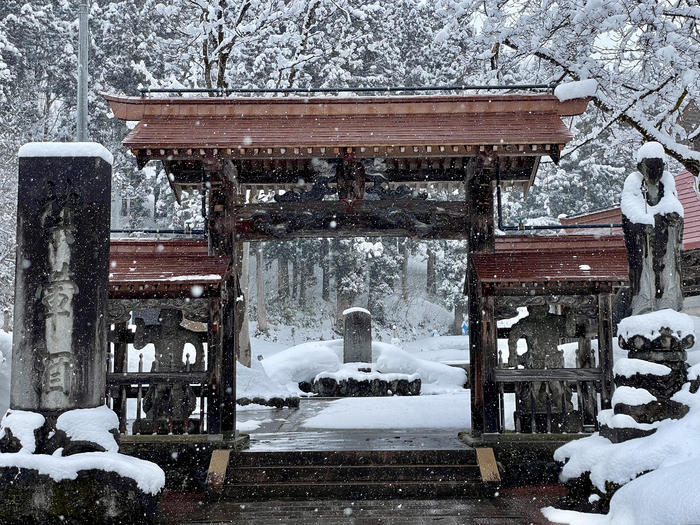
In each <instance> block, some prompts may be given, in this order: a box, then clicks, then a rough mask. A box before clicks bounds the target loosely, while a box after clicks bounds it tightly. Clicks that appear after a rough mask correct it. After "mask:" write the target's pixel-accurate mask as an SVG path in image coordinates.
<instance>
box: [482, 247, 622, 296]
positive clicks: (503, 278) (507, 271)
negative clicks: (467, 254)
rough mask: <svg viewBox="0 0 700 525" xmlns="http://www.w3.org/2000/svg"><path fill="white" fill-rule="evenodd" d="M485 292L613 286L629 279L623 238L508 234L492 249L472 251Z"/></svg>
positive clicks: (525, 291)
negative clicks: (490, 251)
mask: <svg viewBox="0 0 700 525" xmlns="http://www.w3.org/2000/svg"><path fill="white" fill-rule="evenodd" d="M473 257H474V267H475V269H476V273H477V276H478V277H479V281H481V283H482V285H483V286H484V289H485V291H487V293H500V294H506V295H518V294H521V295H527V294H528V293H530V291H531V290H537V289H542V291H545V290H550V291H551V290H555V291H556V290H557V289H564V288H567V287H568V288H569V289H572V290H575V289H579V290H583V289H591V290H592V289H598V288H600V287H601V285H603V286H605V287H607V288H611V287H613V286H619V285H622V284H625V283H626V282H627V281H628V268H627V252H626V250H625V244H624V239H623V238H622V237H621V236H617V235H612V236H607V237H598V236H593V235H575V236H574V235H572V236H554V237H534V236H510V237H498V238H497V239H496V251H495V253H477V254H474V255H473Z"/></svg>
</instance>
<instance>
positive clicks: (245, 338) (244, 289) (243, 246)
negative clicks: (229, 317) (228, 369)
mask: <svg viewBox="0 0 700 525" xmlns="http://www.w3.org/2000/svg"><path fill="white" fill-rule="evenodd" d="M236 251H237V252H240V254H241V255H240V257H241V258H240V260H241V264H240V266H239V268H240V269H241V276H240V283H241V295H242V296H243V300H238V298H236V309H237V311H238V312H239V315H240V318H241V327H240V331H239V332H238V361H239V362H240V363H241V364H242V365H244V366H247V367H250V331H249V327H248V325H249V324H250V323H249V321H250V319H249V317H248V307H247V306H248V301H247V298H248V296H249V294H248V291H249V288H250V286H249V284H250V279H249V276H250V272H249V270H250V243H249V242H244V243H240V244H239V248H238V249H237V250H236Z"/></svg>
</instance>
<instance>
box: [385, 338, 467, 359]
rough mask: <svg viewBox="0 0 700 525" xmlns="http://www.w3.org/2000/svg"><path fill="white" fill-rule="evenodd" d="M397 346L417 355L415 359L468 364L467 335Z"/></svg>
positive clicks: (423, 340)
mask: <svg viewBox="0 0 700 525" xmlns="http://www.w3.org/2000/svg"><path fill="white" fill-rule="evenodd" d="M398 346H401V347H402V348H403V349H404V350H406V351H407V352H409V353H411V354H417V355H416V357H419V358H421V359H427V360H429V361H451V362H452V361H456V362H460V363H468V362H469V336H468V335H440V336H436V337H424V338H422V339H417V340H415V341H411V342H409V343H404V344H402V345H398Z"/></svg>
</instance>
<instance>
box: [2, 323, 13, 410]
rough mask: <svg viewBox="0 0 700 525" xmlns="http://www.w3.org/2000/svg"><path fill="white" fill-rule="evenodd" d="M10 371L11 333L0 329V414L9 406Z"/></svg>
mask: <svg viewBox="0 0 700 525" xmlns="http://www.w3.org/2000/svg"><path fill="white" fill-rule="evenodd" d="M11 371H12V334H8V333H7V332H5V331H4V330H0V414H4V413H5V412H7V409H8V408H10V374H11Z"/></svg>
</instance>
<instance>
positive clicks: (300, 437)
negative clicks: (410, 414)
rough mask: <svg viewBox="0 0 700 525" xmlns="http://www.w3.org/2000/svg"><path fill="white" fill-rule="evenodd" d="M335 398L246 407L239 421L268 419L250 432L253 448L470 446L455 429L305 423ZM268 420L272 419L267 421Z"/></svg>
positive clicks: (421, 447)
mask: <svg viewBox="0 0 700 525" xmlns="http://www.w3.org/2000/svg"><path fill="white" fill-rule="evenodd" d="M332 401H334V400H333V399H302V400H301V403H300V406H299V408H298V409H290V408H282V409H277V410H266V409H261V410H246V411H241V412H239V413H238V420H239V421H249V420H257V421H265V422H263V423H261V424H260V426H259V427H258V428H257V429H255V430H252V431H250V432H246V433H248V434H250V448H249V449H248V450H249V451H250V452H271V451H279V452H286V451H295V450H297V451H301V450H415V449H424V450H426V449H427V450H454V449H460V448H464V449H467V448H469V446H468V445H466V444H464V443H463V442H462V441H460V440H459V438H458V432H457V431H456V430H438V429H434V428H425V429H397V430H346V429H344V430H313V429H307V428H304V427H303V426H302V423H303V422H304V421H306V420H307V419H309V418H310V417H312V416H314V415H316V414H318V413H319V412H320V411H321V410H323V409H324V408H325V407H327V406H328V405H329V403H331V402H332ZM266 420H269V421H266Z"/></svg>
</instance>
